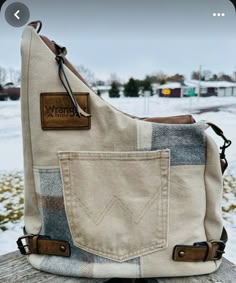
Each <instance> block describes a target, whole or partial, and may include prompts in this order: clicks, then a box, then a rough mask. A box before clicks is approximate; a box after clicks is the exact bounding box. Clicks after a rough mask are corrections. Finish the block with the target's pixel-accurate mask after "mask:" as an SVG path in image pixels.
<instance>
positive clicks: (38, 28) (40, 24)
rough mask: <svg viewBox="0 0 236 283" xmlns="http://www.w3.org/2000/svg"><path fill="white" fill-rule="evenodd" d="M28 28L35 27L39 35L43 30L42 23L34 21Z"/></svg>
mask: <svg viewBox="0 0 236 283" xmlns="http://www.w3.org/2000/svg"><path fill="white" fill-rule="evenodd" d="M28 26H31V27H33V28H34V29H35V30H36V31H37V33H39V32H40V30H41V28H42V22H41V21H33V22H31V23H29V24H28Z"/></svg>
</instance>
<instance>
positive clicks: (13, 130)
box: [0, 95, 236, 263]
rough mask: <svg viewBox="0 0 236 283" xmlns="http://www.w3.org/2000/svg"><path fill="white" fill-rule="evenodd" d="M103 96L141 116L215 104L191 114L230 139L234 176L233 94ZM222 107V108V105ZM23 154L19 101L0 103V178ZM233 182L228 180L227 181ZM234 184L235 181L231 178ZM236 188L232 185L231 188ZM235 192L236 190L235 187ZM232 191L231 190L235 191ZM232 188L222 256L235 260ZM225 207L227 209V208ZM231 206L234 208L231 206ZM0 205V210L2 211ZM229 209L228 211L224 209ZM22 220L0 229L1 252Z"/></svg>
mask: <svg viewBox="0 0 236 283" xmlns="http://www.w3.org/2000/svg"><path fill="white" fill-rule="evenodd" d="M103 99H105V100H106V101H108V102H109V103H111V104H112V105H114V106H115V107H116V108H118V109H120V110H122V111H125V112H127V113H129V114H133V115H136V116H140V117H144V116H145V117H147V116H173V115H179V114H189V113H196V112H198V111H196V109H199V108H209V107H213V106H215V110H214V111H212V110H211V111H210V112H205V113H202V114H193V116H194V118H195V119H196V120H207V121H211V122H213V123H214V124H217V125H218V126H219V127H220V128H222V129H223V130H224V133H225V136H226V137H227V138H229V139H231V140H232V141H233V144H232V146H231V147H230V148H229V149H228V151H227V156H228V161H229V168H228V169H227V172H226V175H228V176H229V178H230V176H231V175H232V176H234V177H236V130H235V129H236V97H209V98H197V97H191V98H181V99H179V98H159V97H156V96H154V97H150V98H146V97H142V98H113V99H111V98H108V97H107V96H106V95H105V96H103ZM222 106H223V107H222ZM208 131H209V134H210V135H212V137H213V138H214V140H215V141H216V142H217V144H218V145H219V146H221V145H222V140H221V139H220V138H219V137H217V136H216V135H215V134H214V133H213V131H212V130H210V129H209V130H208ZM22 171H23V154H22V138H21V121H20V102H19V101H2V102H0V178H1V175H2V174H4V173H11V172H22ZM231 183H232V182H231V181H230V180H229V184H231ZM234 184H235V181H234ZM234 189H235V187H234ZM235 191H236V189H235ZM235 191H234V192H235ZM234 192H233V191H232V190H228V191H227V192H226V194H225V198H224V201H223V202H224V207H225V208H226V209H225V210H226V212H224V216H225V226H226V228H227V230H228V233H229V244H228V245H227V249H226V254H225V257H226V258H228V259H229V260H230V261H232V262H234V263H236V242H235V241H234V242H233V239H236V198H235V194H236V193H234ZM0 197H1V196H0ZM227 207H228V208H229V209H227ZM232 207H233V209H231V208H232ZM1 209H2V207H1V204H0V212H1ZM227 210H229V211H227ZM22 226H23V222H22V220H21V221H20V222H18V223H14V224H13V223H8V226H7V229H8V230H6V231H4V232H3V231H1V229H0V243H1V245H0V254H5V253H7V252H10V251H14V250H15V249H16V245H15V241H16V239H17V238H18V237H19V236H20V235H21V233H22V230H21V228H22Z"/></svg>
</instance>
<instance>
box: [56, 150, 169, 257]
mask: <svg viewBox="0 0 236 283" xmlns="http://www.w3.org/2000/svg"><path fill="white" fill-rule="evenodd" d="M152 153H153V154H154V155H153V156H155V157H154V158H153V156H152ZM90 154H91V155H92V156H90ZM94 154H95V156H94ZM96 154H97V156H96ZM118 154H121V156H120V157H119V158H117V156H116V153H115V154H114V156H110V153H109V154H107V155H106V153H105V155H103V152H100V153H93V152H91V153H90V152H89V153H84V152H82V153H81V156H80V152H75V153H72V154H71V153H69V154H68V155H67V153H63V154H62V155H61V158H60V154H59V158H60V165H61V173H62V176H63V181H64V197H65V205H66V211H67V217H68V222H69V226H70V229H71V234H72V236H73V241H74V244H75V245H76V246H78V247H80V248H83V249H84V250H86V251H88V252H92V253H95V254H97V255H100V256H105V257H107V258H110V259H112V260H117V261H124V260H127V259H130V258H133V257H135V256H141V255H144V254H147V253H149V252H153V251H156V250H158V249H161V248H165V247H167V238H166V237H167V231H165V230H166V229H167V218H168V217H167V213H168V210H167V206H168V205H167V204H168V180H165V181H164V183H163V180H162V177H163V176H164V177H165V178H167V179H168V172H169V167H168V166H169V163H168V162H167V161H166V159H168V160H169V152H168V153H167V152H166V151H164V152H163V151H159V154H157V152H148V154H143V152H142V153H141V154H140V152H136V153H135V154H137V155H138V158H137V160H133V157H134V156H133V154H134V153H133V152H132V154H131V156H129V154H127V153H124V156H122V154H123V153H118ZM139 154H140V155H139ZM86 155H87V156H90V157H91V158H88V159H86V157H87V156H86ZM112 157H114V158H113V160H118V162H121V163H120V164H118V166H119V167H118V168H122V165H124V164H125V163H124V164H123V162H124V160H123V159H122V157H124V159H125V160H127V162H129V161H130V160H129V158H131V160H133V161H134V162H135V161H136V162H135V163H133V162H131V164H132V165H133V166H135V169H137V170H139V171H138V173H137V174H138V180H142V179H139V177H140V176H139V175H142V174H143V176H141V177H145V176H146V175H145V174H146V173H149V170H150V171H151V176H152V177H153V176H154V175H155V174H154V173H155V172H156V174H157V175H158V178H156V177H155V180H153V183H154V185H152V186H153V189H154V191H155V193H154V194H153V192H154V191H153V189H151V191H150V189H148V188H147V191H146V190H145V188H143V187H140V185H139V183H137V186H138V188H137V191H138V192H139V189H141V196H142V190H143V194H144V198H145V197H146V198H147V200H145V202H146V203H145V204H144V206H143V208H142V210H141V211H139V210H138V212H137V207H136V206H134V207H133V204H134V203H133V200H132V194H133V193H134V196H135V197H137V196H136V195H135V192H136V186H134V185H132V180H131V187H130V186H128V187H127V190H129V189H131V195H129V198H128V200H127V202H126V201H125V202H124V200H126V199H124V192H123V195H122V188H121V191H120V190H119V189H118V193H119V194H121V196H122V198H120V196H119V194H118V195H117V194H116V191H112V192H110V194H111V198H110V200H109V196H108V200H107V201H106V202H104V200H103V199H101V200H102V202H101V204H100V202H99V199H98V200H96V201H95V203H94V205H95V208H94V206H93V205H92V208H93V210H94V213H93V212H92V211H91V203H90V207H88V206H87V204H88V203H87V204H86V203H85V202H84V200H85V199H84V197H83V198H82V199H81V197H80V196H81V195H80V191H81V190H82V194H83V191H85V190H87V189H88V190H89V192H91V193H93V192H95V191H94V190H97V189H99V188H96V186H94V187H93V185H92V187H91V185H90V188H87V187H86V186H85V185H84V183H83V182H84V181H87V182H88V179H89V178H87V177H86V172H84V174H85V175H83V174H82V175H81V172H80V171H81V170H82V171H83V170H85V169H86V168H87V167H86V166H88V165H89V167H90V166H91V170H92V172H94V171H96V170H97V168H96V166H95V165H94V164H93V160H97V159H99V161H100V160H104V159H105V163H103V165H104V166H105V167H106V166H107V165H106V162H107V159H108V160H109V162H110V160H111V162H112ZM147 157H150V159H147ZM103 158H104V159H103ZM163 158H164V159H165V160H163ZM144 159H145V162H147V164H145V166H144V165H143V166H144V167H143V166H141V167H139V164H140V161H141V160H144ZM153 159H154V160H153ZM151 160H152V162H151V163H150V165H149V162H150V161H151ZM83 161H85V165H84V164H83ZM162 161H163V162H162ZM86 162H87V164H86ZM88 162H89V163H88ZM91 162H92V163H91ZM153 162H154V163H153ZM126 165H127V164H126ZM129 165H130V164H129ZM146 165H147V166H148V167H147V172H142V170H143V168H145V169H146ZM84 166H85V167H84ZM94 166H95V167H94ZM150 166H151V167H150ZM153 166H154V168H153ZM83 167H84V168H83ZM107 168H108V169H107V170H108V171H109V170H110V169H109V167H107ZM158 168H159V169H158ZM93 169H94V171H93ZM120 170H121V171H120V173H122V172H123V173H122V174H125V175H127V174H126V172H125V171H122V169H120ZM140 170H141V171H140ZM97 173H98V174H99V170H98V171H97V172H96V174H97ZM109 173H112V172H107V177H108V178H109ZM77 175H78V176H77ZM76 178H77V180H78V186H77V183H75V181H76ZM84 178H85V180H83V179H84ZM103 178H106V176H103ZM126 178H127V176H126ZM128 179H129V178H128ZM158 180H159V181H158ZM156 181H158V182H159V185H158V182H157V185H155V184H156V183H155V182H156ZM76 182H77V181H76ZM87 182H85V184H87ZM81 183H82V185H81ZM88 184H89V183H88ZM104 184H105V187H104V188H103V189H104V190H102V193H103V194H106V192H107V193H109V189H110V188H109V182H108V183H106V182H105V183H104ZM147 184H149V185H150V184H152V182H151V183H150V182H147ZM96 185H97V184H96ZM155 188H156V189H155ZM100 190H101V188H100ZM89 192H88V193H89ZM145 194H147V195H145ZM84 196H85V197H86V194H85V195H84ZM99 196H100V195H98V197H99ZM141 196H140V195H138V197H139V198H138V199H137V201H140V200H141V204H142V205H143V203H142V202H143V198H142V197H141ZM163 196H164V198H165V199H166V201H167V202H166V201H165V204H164V203H163ZM130 201H131V203H130ZM97 203H99V205H100V208H101V206H105V207H104V208H103V209H102V210H101V211H99V207H98V209H97V208H96V207H97ZM127 204H129V205H131V207H133V208H135V207H136V209H135V210H134V211H136V213H134V212H133V211H132V210H130V208H129V207H127ZM166 210H167V211H166ZM97 213H99V214H98V215H97ZM114 213H115V214H114ZM117 213H118V214H117ZM137 213H138V214H137ZM150 213H151V214H150ZM127 214H128V215H127ZM146 214H147V215H146ZM122 215H123V216H122ZM127 216H128V217H127ZM114 217H115V218H114ZM122 217H123V218H122ZM89 219H90V220H89ZM114 219H117V220H115V221H116V223H115V224H114V223H113V221H114ZM153 219H154V220H153ZM142 220H143V221H142ZM146 222H148V224H146ZM149 222H150V223H149ZM92 223H93V224H92ZM122 223H123V224H122ZM132 223H133V224H132ZM116 224H117V225H116ZM104 225H105V226H104ZM120 225H121V226H120ZM123 225H125V226H123ZM127 225H128V226H127ZM92 226H94V227H92ZM116 226H118V228H117V229H116ZM129 226H130V227H131V230H129ZM95 227H96V228H95ZM124 227H126V228H125V229H126V230H124V231H123V230H122V229H123V228H124ZM135 227H136V228H135ZM150 227H151V228H150ZM119 228H121V229H119ZM111 229H112V230H111ZM127 229H128V230H127ZM145 230H150V231H149V232H150V233H149V232H147V233H146V232H145ZM139 234H141V236H140V239H139ZM118 235H120V236H118ZM117 237H118V238H117ZM119 237H121V242H120V243H119V241H120V240H119ZM146 238H148V240H147V241H146ZM142 239H145V240H142ZM133 242H134V243H135V244H134V243H133Z"/></svg>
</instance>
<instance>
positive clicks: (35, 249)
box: [28, 235, 71, 257]
mask: <svg viewBox="0 0 236 283" xmlns="http://www.w3.org/2000/svg"><path fill="white" fill-rule="evenodd" d="M28 245H29V251H30V253H34V254H42V255H55V256H64V257H69V256H70V254H71V252H70V245H69V243H68V242H66V241H59V240H51V239H49V238H46V237H45V238H44V237H40V236H38V235H35V236H33V237H31V238H29V239H28Z"/></svg>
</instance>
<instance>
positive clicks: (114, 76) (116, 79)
mask: <svg viewBox="0 0 236 283" xmlns="http://www.w3.org/2000/svg"><path fill="white" fill-rule="evenodd" d="M113 82H115V83H116V84H117V85H118V86H120V85H121V79H120V78H119V77H118V76H117V74H116V73H111V74H110V78H109V80H108V83H109V84H110V85H111V84H112V83H113Z"/></svg>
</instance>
